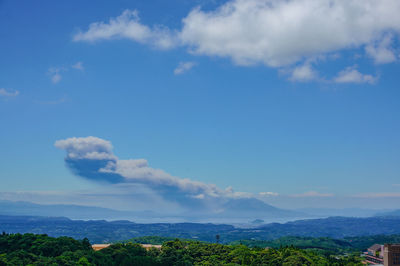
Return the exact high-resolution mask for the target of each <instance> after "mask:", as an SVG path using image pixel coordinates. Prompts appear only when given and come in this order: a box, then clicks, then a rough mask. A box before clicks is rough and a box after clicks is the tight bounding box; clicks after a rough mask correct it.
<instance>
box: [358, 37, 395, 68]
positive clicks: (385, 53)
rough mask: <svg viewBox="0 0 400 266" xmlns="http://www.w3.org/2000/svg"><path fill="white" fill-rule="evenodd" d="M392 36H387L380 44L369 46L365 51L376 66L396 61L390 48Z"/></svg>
mask: <svg viewBox="0 0 400 266" xmlns="http://www.w3.org/2000/svg"><path fill="white" fill-rule="evenodd" d="M392 43H393V35H392V34H387V35H386V36H385V37H384V38H383V39H382V40H380V42H378V43H373V44H369V45H368V46H367V47H366V48H365V51H366V52H367V54H368V55H369V56H371V57H372V58H373V59H374V61H375V63H376V64H387V63H392V62H394V61H396V60H397V57H396V55H395V53H396V52H395V51H394V49H393V48H392Z"/></svg>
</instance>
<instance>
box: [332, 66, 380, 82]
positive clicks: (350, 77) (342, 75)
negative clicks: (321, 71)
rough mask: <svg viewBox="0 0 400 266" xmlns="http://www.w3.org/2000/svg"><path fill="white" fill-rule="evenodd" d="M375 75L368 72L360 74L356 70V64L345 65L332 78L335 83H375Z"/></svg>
mask: <svg viewBox="0 0 400 266" xmlns="http://www.w3.org/2000/svg"><path fill="white" fill-rule="evenodd" d="M377 79H378V78H377V77H374V76H372V75H368V74H362V73H360V72H359V71H358V70H357V66H352V67H347V68H346V69H344V70H342V71H340V72H339V74H338V75H337V76H336V77H335V78H334V79H333V81H334V82H336V83H370V84H372V83H375V82H376V81H377Z"/></svg>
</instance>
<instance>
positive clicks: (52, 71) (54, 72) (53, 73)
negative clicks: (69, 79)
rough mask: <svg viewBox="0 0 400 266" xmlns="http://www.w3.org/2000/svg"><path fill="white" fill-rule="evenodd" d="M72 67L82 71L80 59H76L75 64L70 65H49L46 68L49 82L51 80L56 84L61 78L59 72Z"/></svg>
mask: <svg viewBox="0 0 400 266" xmlns="http://www.w3.org/2000/svg"><path fill="white" fill-rule="evenodd" d="M71 68H72V69H74V70H79V71H84V70H85V68H84V66H83V62H82V61H78V62H76V63H75V64H72V65H70V66H67V67H66V66H61V67H50V68H49V69H48V70H47V73H48V75H49V76H50V79H51V82H53V83H54V84H57V83H59V82H60V81H61V79H62V78H63V77H62V75H61V73H63V72H67V71H69V70H70V69H71Z"/></svg>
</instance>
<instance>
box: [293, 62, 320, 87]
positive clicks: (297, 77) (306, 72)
mask: <svg viewBox="0 0 400 266" xmlns="http://www.w3.org/2000/svg"><path fill="white" fill-rule="evenodd" d="M317 78H318V73H317V72H316V71H315V70H314V69H313V68H312V66H311V63H309V62H306V63H304V64H303V65H301V66H297V67H295V68H294V69H293V71H292V73H291V75H290V77H289V79H290V80H292V81H301V82H306V81H311V80H315V79H317Z"/></svg>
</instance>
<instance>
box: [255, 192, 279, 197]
mask: <svg viewBox="0 0 400 266" xmlns="http://www.w3.org/2000/svg"><path fill="white" fill-rule="evenodd" d="M258 194H259V195H260V196H262V197H271V196H272V197H276V196H279V194H278V193H276V192H260V193H258Z"/></svg>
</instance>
